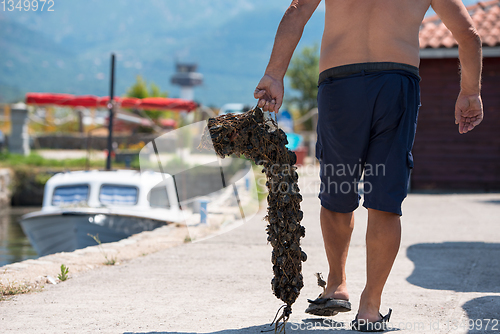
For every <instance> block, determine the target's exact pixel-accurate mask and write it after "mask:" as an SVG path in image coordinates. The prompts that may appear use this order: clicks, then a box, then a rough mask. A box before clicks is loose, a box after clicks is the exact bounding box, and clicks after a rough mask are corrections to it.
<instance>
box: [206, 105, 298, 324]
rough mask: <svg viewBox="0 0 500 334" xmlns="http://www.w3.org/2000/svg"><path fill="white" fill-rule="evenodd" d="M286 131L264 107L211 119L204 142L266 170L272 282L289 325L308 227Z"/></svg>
mask: <svg viewBox="0 0 500 334" xmlns="http://www.w3.org/2000/svg"><path fill="white" fill-rule="evenodd" d="M287 143H288V141H287V139H286V134H285V132H283V130H281V129H279V128H278V127H277V124H276V122H275V121H274V120H272V119H265V118H264V114H263V112H262V110H261V109H260V108H255V109H253V110H250V111H247V112H246V113H244V114H236V115H235V114H227V115H222V116H218V117H215V118H210V119H209V120H208V132H205V133H204V134H203V137H202V141H201V144H200V146H201V147H202V148H210V147H212V145H213V148H214V149H215V152H216V153H217V154H218V155H219V156H220V157H222V158H224V157H225V156H228V155H231V154H235V155H237V156H240V155H243V156H244V157H245V158H247V159H250V160H252V161H253V162H254V163H255V164H257V165H262V166H263V169H262V172H263V173H265V174H266V177H267V182H266V186H267V188H268V190H269V194H268V196H267V203H268V207H267V210H268V213H267V216H266V217H265V220H267V222H268V223H269V224H268V225H267V234H268V238H267V240H268V241H269V243H270V244H271V245H272V247H273V251H272V256H271V261H272V263H273V272H274V278H273V279H272V281H271V285H272V289H273V292H274V294H275V295H276V297H278V298H279V299H281V300H282V301H283V302H285V304H286V306H285V307H284V310H283V314H282V316H281V317H280V318H279V319H278V321H276V325H277V324H278V322H279V321H280V320H283V324H284V323H286V321H287V320H288V317H289V315H290V313H291V312H292V308H291V306H292V304H293V303H294V302H295V300H296V299H297V297H298V296H299V293H300V289H302V287H303V286H304V283H303V277H302V274H301V270H302V262H303V261H306V259H307V256H306V253H304V252H303V251H302V249H301V247H300V238H301V237H304V236H305V228H304V226H301V224H300V221H301V220H302V218H303V213H302V211H301V210H300V202H301V201H302V196H301V195H300V193H299V187H298V174H297V171H296V169H297V167H295V166H294V165H295V163H296V161H297V158H296V155H295V153H293V152H292V151H289V150H288V149H287V148H286V146H285V145H286V144H287ZM283 328H284V327H283Z"/></svg>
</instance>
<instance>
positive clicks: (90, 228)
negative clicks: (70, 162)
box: [21, 170, 184, 256]
mask: <svg viewBox="0 0 500 334" xmlns="http://www.w3.org/2000/svg"><path fill="white" fill-rule="evenodd" d="M183 218H184V217H183V213H182V210H181V209H180V205H179V201H178V195H177V192H176V188H175V182H174V179H173V177H172V176H170V175H169V174H166V173H158V172H153V171H150V172H149V171H146V172H139V171H134V170H114V171H98V170H93V171H71V172H64V173H58V174H56V175H54V176H53V177H51V178H50V179H49V180H48V181H47V183H46V185H45V189H44V198H43V205H42V209H41V210H40V211H37V212H32V213H29V214H26V215H24V216H23V217H22V218H21V227H22V229H23V231H24V233H25V234H26V236H27V237H28V239H29V240H30V242H31V244H32V246H33V248H34V249H35V250H36V251H37V252H38V255H40V256H45V255H48V254H54V253H59V252H71V251H74V250H76V249H81V248H85V247H88V246H94V245H96V244H97V243H96V240H95V239H94V237H96V238H98V240H99V241H100V242H102V243H107V242H114V241H119V240H121V239H124V238H127V237H129V236H131V235H133V234H136V233H140V232H142V231H151V230H154V229H155V228H158V227H161V226H165V225H167V224H170V223H181V222H183V221H184V219H183Z"/></svg>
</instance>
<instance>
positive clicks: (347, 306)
mask: <svg viewBox="0 0 500 334" xmlns="http://www.w3.org/2000/svg"><path fill="white" fill-rule="evenodd" d="M307 301H308V302H309V307H308V308H307V309H306V313H309V314H313V315H319V316H321V317H325V316H326V317H329V316H333V315H336V314H337V313H339V312H349V311H350V310H351V303H350V302H349V301H348V300H343V299H334V298H322V297H318V298H316V299H315V300H311V299H308V300H307Z"/></svg>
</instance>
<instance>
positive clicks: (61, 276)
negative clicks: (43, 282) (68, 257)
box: [57, 264, 69, 282]
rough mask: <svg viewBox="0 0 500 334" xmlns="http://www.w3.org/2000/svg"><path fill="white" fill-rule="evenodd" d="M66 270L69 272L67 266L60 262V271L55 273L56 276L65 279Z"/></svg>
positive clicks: (66, 277)
mask: <svg viewBox="0 0 500 334" xmlns="http://www.w3.org/2000/svg"><path fill="white" fill-rule="evenodd" d="M68 272H69V268H68V267H66V266H65V265H64V264H61V273H60V274H59V275H57V278H58V279H59V280H60V281H62V282H64V281H65V280H67V279H68Z"/></svg>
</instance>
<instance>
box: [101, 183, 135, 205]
mask: <svg viewBox="0 0 500 334" xmlns="http://www.w3.org/2000/svg"><path fill="white" fill-rule="evenodd" d="M137 193H138V189H137V187H134V186H121V185H114V184H105V185H103V186H102V187H101V191H100V192H99V201H100V202H101V203H102V204H104V205H135V204H137Z"/></svg>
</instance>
